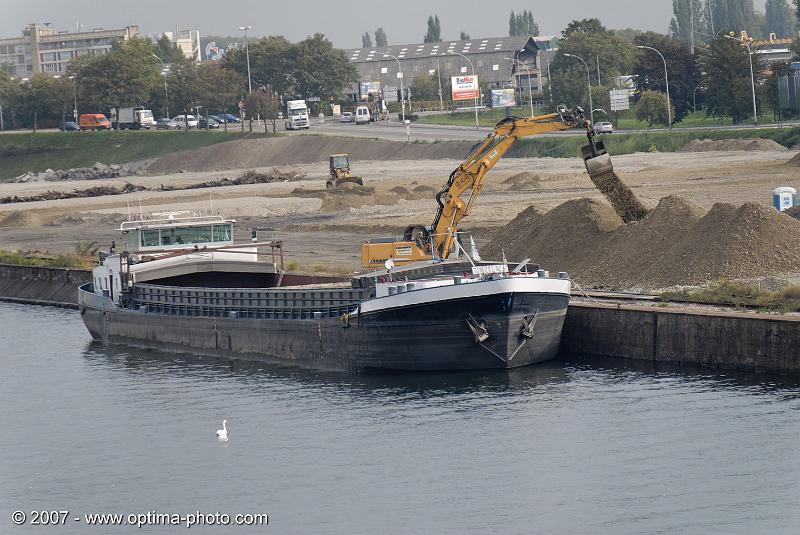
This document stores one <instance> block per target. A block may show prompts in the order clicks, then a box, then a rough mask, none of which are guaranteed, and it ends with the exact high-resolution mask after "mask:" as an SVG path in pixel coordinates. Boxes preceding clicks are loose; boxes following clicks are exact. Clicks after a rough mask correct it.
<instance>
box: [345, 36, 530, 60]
mask: <svg viewBox="0 0 800 535" xmlns="http://www.w3.org/2000/svg"><path fill="white" fill-rule="evenodd" d="M523 49H529V50H537V51H538V50H540V49H541V47H540V46H539V45H538V44H537V43H536V40H535V39H534V38H533V37H489V38H486V39H469V40H466V41H443V42H440V43H419V44H411V45H392V46H385V47H362V48H351V49H347V50H345V54H346V55H347V57H348V58H349V59H350V62H351V63H364V62H367V61H375V60H378V61H381V60H384V59H385V58H384V57H383V55H384V54H391V55H393V56H397V59H419V58H427V57H431V56H440V55H445V54H448V53H450V52H457V53H459V54H481V53H489V52H510V53H513V52H517V51H521V50H523Z"/></svg>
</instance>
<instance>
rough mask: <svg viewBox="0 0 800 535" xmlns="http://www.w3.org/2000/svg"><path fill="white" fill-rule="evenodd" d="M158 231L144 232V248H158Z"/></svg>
mask: <svg viewBox="0 0 800 535" xmlns="http://www.w3.org/2000/svg"><path fill="white" fill-rule="evenodd" d="M158 246H159V242H158V229H155V230H143V231H142V247H158Z"/></svg>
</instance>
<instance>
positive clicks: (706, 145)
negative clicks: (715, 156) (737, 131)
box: [681, 137, 789, 152]
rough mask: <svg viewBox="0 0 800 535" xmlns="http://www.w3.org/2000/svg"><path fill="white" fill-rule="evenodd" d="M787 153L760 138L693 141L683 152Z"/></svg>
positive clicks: (784, 148)
mask: <svg viewBox="0 0 800 535" xmlns="http://www.w3.org/2000/svg"><path fill="white" fill-rule="evenodd" d="M730 150H736V151H787V150H789V149H787V148H786V147H784V146H783V145H781V144H780V143H778V142H776V141H772V140H771V139H764V138H760V137H755V138H742V139H693V140H691V141H690V142H689V143H687V144H686V145H684V146H683V148H682V149H681V152H714V151H730Z"/></svg>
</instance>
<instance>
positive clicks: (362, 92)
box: [358, 82, 381, 100]
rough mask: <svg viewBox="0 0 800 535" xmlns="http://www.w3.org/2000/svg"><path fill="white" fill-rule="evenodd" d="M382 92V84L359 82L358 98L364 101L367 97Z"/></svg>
mask: <svg viewBox="0 0 800 535" xmlns="http://www.w3.org/2000/svg"><path fill="white" fill-rule="evenodd" d="M380 91H381V83H380V82H359V83H358V96H359V97H360V98H361V99H362V100H363V99H366V98H367V96H368V95H369V94H370V93H372V94H373V95H377V94H378V93H380Z"/></svg>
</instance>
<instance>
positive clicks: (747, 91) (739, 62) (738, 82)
mask: <svg viewBox="0 0 800 535" xmlns="http://www.w3.org/2000/svg"><path fill="white" fill-rule="evenodd" d="M750 61H752V62H753V72H754V73H755V78H756V80H755V81H756V84H758V85H760V82H761V77H762V75H761V69H760V68H759V65H758V55H757V54H753V55H752V56H751V55H750V54H748V53H747V49H745V48H743V47H742V46H741V44H740V43H738V42H737V41H734V40H733V39H726V38H725V37H724V36H722V35H721V36H719V37H717V38H716V39H714V40H713V41H711V42H710V43H709V45H708V53H707V54H706V55H705V61H704V63H703V68H704V70H705V72H706V76H707V78H708V82H707V85H706V87H707V91H706V114H708V115H709V116H714V117H731V118H732V119H733V122H734V123H737V124H738V123H740V122H742V120H744V119H746V118H748V117H752V114H753V112H752V109H753V101H752V91H751V86H750V64H749V62H750Z"/></svg>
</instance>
